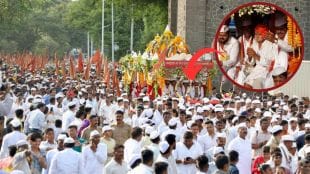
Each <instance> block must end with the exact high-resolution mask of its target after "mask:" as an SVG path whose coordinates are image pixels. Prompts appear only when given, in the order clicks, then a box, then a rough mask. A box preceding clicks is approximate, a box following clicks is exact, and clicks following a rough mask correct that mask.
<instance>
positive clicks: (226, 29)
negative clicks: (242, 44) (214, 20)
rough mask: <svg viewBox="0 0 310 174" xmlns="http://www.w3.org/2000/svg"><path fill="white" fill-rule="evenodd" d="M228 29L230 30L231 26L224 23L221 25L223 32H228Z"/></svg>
mask: <svg viewBox="0 0 310 174" xmlns="http://www.w3.org/2000/svg"><path fill="white" fill-rule="evenodd" d="M227 31H229V28H228V26H227V25H222V26H221V29H220V32H221V33H226V32H227Z"/></svg>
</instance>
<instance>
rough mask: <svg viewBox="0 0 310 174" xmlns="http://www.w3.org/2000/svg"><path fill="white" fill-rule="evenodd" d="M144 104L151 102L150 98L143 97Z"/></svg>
mask: <svg viewBox="0 0 310 174" xmlns="http://www.w3.org/2000/svg"><path fill="white" fill-rule="evenodd" d="M142 101H143V102H149V101H150V98H149V97H148V96H145V97H143V99H142Z"/></svg>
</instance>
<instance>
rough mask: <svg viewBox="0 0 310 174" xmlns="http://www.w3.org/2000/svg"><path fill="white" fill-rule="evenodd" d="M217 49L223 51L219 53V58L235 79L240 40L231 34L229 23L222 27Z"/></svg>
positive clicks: (229, 74)
mask: <svg viewBox="0 0 310 174" xmlns="http://www.w3.org/2000/svg"><path fill="white" fill-rule="evenodd" d="M217 50H218V51H220V52H221V54H219V60H220V61H221V63H222V65H223V68H224V69H225V71H226V72H227V74H228V76H229V77H230V78H232V79H233V78H234V75H235V73H234V72H235V65H236V63H237V61H238V55H239V42H238V40H237V39H235V38H234V37H232V36H230V34H229V28H228V26H227V25H223V26H222V27H221V29H220V32H219V35H218V40H217Z"/></svg>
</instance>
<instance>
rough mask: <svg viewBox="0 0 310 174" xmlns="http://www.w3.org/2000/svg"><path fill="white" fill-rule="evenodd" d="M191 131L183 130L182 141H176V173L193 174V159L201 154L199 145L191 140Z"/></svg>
mask: <svg viewBox="0 0 310 174" xmlns="http://www.w3.org/2000/svg"><path fill="white" fill-rule="evenodd" d="M193 136H194V135H193V133H192V132H185V134H184V137H183V142H178V143H177V144H176V148H175V151H174V157H175V159H176V163H177V171H178V174H195V173H196V170H197V169H196V165H195V160H196V159H197V158H198V157H199V156H200V155H202V154H203V151H202V149H201V147H200V145H199V144H198V143H197V142H194V141H193Z"/></svg>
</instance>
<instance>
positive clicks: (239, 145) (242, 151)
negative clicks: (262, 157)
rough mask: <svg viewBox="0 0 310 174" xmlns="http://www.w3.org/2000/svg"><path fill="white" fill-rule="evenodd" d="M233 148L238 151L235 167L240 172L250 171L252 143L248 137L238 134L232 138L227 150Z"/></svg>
mask: <svg viewBox="0 0 310 174" xmlns="http://www.w3.org/2000/svg"><path fill="white" fill-rule="evenodd" d="M231 150H234V151H236V152H238V153H239V161H238V163H237V165H236V166H237V168H238V169H239V173H240V174H249V173H251V163H252V158H251V156H252V153H251V152H252V145H251V142H250V141H249V140H248V139H242V138H240V137H239V136H238V137H236V138H235V139H233V140H232V141H231V142H230V143H229V145H228V151H231Z"/></svg>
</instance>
